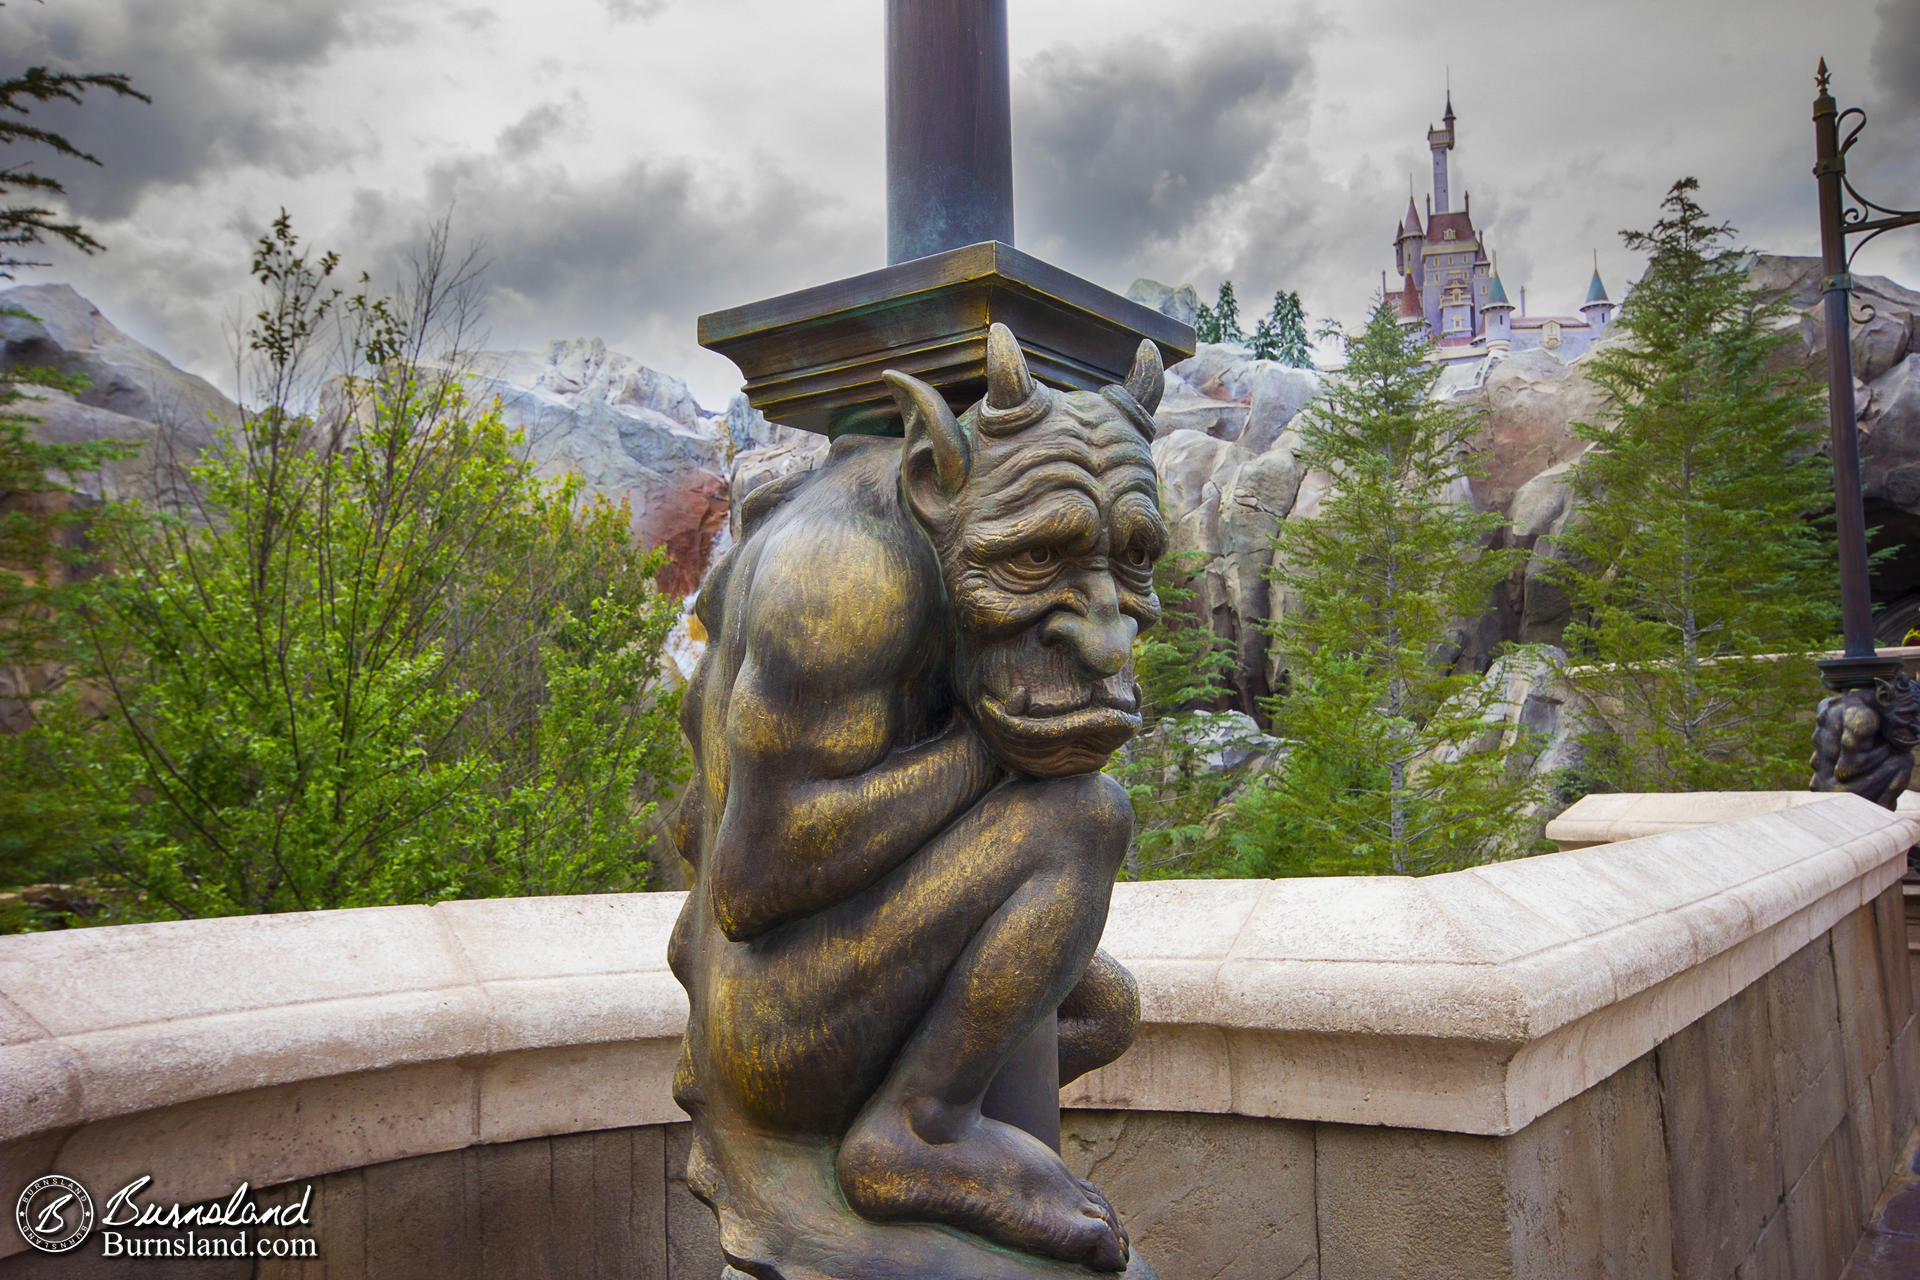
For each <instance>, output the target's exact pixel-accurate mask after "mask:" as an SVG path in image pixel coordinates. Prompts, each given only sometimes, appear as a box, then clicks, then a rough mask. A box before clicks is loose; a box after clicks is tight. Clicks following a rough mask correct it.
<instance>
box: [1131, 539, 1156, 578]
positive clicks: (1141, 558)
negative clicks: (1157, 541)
mask: <svg viewBox="0 0 1920 1280" xmlns="http://www.w3.org/2000/svg"><path fill="white" fill-rule="evenodd" d="M1126 561H1127V565H1128V567H1129V568H1133V569H1138V570H1140V571H1141V572H1142V573H1145V572H1146V571H1147V570H1149V569H1151V568H1153V555H1152V553H1151V552H1149V551H1148V550H1147V549H1146V548H1145V547H1143V546H1140V545H1139V544H1137V543H1136V544H1135V545H1133V546H1131V547H1128V548H1127V552H1126Z"/></svg>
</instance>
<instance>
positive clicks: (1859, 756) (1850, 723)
mask: <svg viewBox="0 0 1920 1280" xmlns="http://www.w3.org/2000/svg"><path fill="white" fill-rule="evenodd" d="M1916 745H1920V684H1915V683H1914V681H1913V680H1912V679H1910V678H1909V677H1908V676H1907V675H1906V674H1905V673H1904V672H1902V673H1901V674H1899V675H1896V676H1894V677H1892V678H1891V679H1882V680H1876V681H1875V682H1874V683H1873V685H1872V686H1870V687H1868V688H1862V689H1849V690H1848V691H1847V692H1845V693H1841V694H1835V695H1834V696H1833V697H1831V698H1827V699H1825V700H1823V701H1822V702H1821V703H1820V709H1819V710H1818V711H1817V712H1815V713H1814V720H1813V789H1814V790H1815V791H1851V792H1853V793H1854V794H1855V795H1858V796H1865V797H1866V798H1867V799H1869V800H1871V801H1873V802H1874V803H1875V804H1880V805H1885V806H1886V807H1887V808H1889V809H1891V808H1893V806H1894V804H1895V803H1896V802H1897V801H1898V800H1899V799H1900V793H1901V792H1902V791H1905V790H1906V789H1907V783H1908V781H1909V780H1910V779H1911V778H1912V777H1913V749H1914V747H1915V746H1916Z"/></svg>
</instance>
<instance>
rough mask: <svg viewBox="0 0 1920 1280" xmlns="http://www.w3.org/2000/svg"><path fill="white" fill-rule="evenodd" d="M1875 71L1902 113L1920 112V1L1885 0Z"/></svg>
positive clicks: (1894, 106)
mask: <svg viewBox="0 0 1920 1280" xmlns="http://www.w3.org/2000/svg"><path fill="white" fill-rule="evenodd" d="M1873 74H1874V76H1875V78H1876V79H1877V80H1878V81H1879V83H1880V90H1881V92H1882V93H1883V94H1884V95H1885V101H1886V105H1887V106H1888V107H1890V108H1892V109H1893V110H1894V111H1895V112H1896V113H1898V114H1899V115H1902V116H1908V115H1914V114H1920V3H1915V0H1882V3H1881V5H1880V38H1879V39H1878V40H1876V41H1874V44H1873Z"/></svg>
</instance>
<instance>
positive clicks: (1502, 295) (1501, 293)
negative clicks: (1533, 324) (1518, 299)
mask: <svg viewBox="0 0 1920 1280" xmlns="http://www.w3.org/2000/svg"><path fill="white" fill-rule="evenodd" d="M1512 305H1513V304H1512V303H1511V302H1508V301H1507V287H1506V286H1505V285H1503V284H1501V283H1500V273H1499V272H1497V271H1496V272H1494V274H1493V279H1491V280H1489V281H1488V282H1487V307H1511V306H1512ZM1481 309H1482V310H1486V307H1483V308H1481Z"/></svg>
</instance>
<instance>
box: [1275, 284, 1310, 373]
mask: <svg viewBox="0 0 1920 1280" xmlns="http://www.w3.org/2000/svg"><path fill="white" fill-rule="evenodd" d="M1267 323H1268V325H1269V326H1270V327H1271V328H1272V330H1273V346H1274V351H1273V354H1272V355H1271V356H1269V357H1268V359H1271V360H1278V361H1279V362H1280V363H1281V364H1284V365H1291V366H1293V367H1294V368H1296V369H1311V368H1313V344H1312V343H1311V342H1309V341H1308V339H1307V313H1306V310H1305V309H1304V308H1302V307H1301V305H1300V295H1299V294H1298V293H1294V292H1285V293H1276V294H1274V295H1273V311H1272V313H1271V314H1270V315H1269V316H1268V317H1267Z"/></svg>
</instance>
